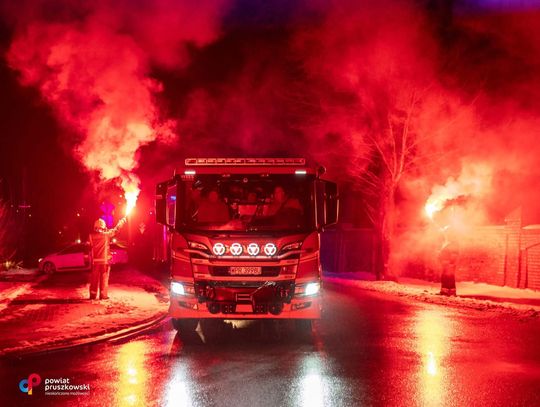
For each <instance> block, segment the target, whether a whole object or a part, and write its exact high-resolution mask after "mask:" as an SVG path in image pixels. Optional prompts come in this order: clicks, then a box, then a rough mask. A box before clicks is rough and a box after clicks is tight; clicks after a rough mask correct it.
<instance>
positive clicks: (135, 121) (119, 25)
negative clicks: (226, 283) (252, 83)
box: [7, 0, 225, 206]
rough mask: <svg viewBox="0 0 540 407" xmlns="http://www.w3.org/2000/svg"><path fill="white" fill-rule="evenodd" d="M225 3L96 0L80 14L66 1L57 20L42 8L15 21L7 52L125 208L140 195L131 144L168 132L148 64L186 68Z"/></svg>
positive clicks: (212, 33)
mask: <svg viewBox="0 0 540 407" xmlns="http://www.w3.org/2000/svg"><path fill="white" fill-rule="evenodd" d="M224 5H225V2H224V1H219V2H217V3H216V2H212V3H209V2H202V3H201V2H198V3H197V4H196V5H192V3H190V2H177V1H172V0H160V1H143V2H131V1H120V2H109V1H98V2H96V3H94V5H93V6H91V7H89V8H88V9H86V10H78V9H77V8H74V7H70V6H71V5H70V4H69V3H64V4H63V6H64V13H63V15H62V16H61V17H59V18H58V20H55V19H51V18H50V17H49V18H47V17H45V15H46V13H45V12H44V13H43V15H42V16H36V14H34V15H33V16H32V18H31V19H30V20H29V21H23V22H22V23H20V24H19V27H18V30H17V32H16V34H15V38H14V40H13V43H12V45H11V47H10V49H9V52H8V54H7V57H8V61H9V64H10V65H11V67H12V68H14V69H16V70H18V71H19V72H20V74H21V76H20V79H21V82H22V83H23V84H25V85H29V86H36V87H38V88H39V90H40V92H41V94H42V96H43V98H44V99H45V100H46V101H47V102H48V103H49V104H50V105H51V106H52V107H53V109H54V111H55V112H56V113H57V115H58V117H59V119H60V120H61V122H62V123H64V124H65V125H66V126H67V127H69V128H70V129H71V130H72V131H73V132H74V133H75V134H76V139H77V141H76V142H75V143H73V144H74V151H75V154H76V155H77V157H78V158H79V159H80V161H81V163H82V164H83V165H84V166H85V167H86V168H87V169H88V170H90V171H93V172H94V171H95V172H96V173H97V174H98V176H99V179H100V180H102V181H107V180H116V181H117V182H118V184H119V186H120V187H121V188H122V189H123V190H124V192H125V195H126V199H127V201H128V206H130V205H133V204H134V200H136V198H137V195H138V193H139V179H138V177H137V176H136V175H135V173H134V171H135V170H136V168H137V166H138V160H139V157H138V152H139V149H140V148H141V147H142V146H144V145H147V144H149V143H151V142H153V141H156V140H159V141H165V142H167V141H171V140H172V139H173V138H174V137H175V134H174V130H175V122H174V120H170V119H166V118H165V117H164V115H163V114H162V113H161V111H160V107H159V105H158V102H157V100H158V96H159V93H160V92H161V91H162V88H163V85H162V83H161V82H160V81H158V80H156V79H154V78H153V77H152V76H151V72H152V71H151V69H152V67H156V66H157V67H162V68H167V69H173V68H179V67H180V68H183V67H185V66H186V65H187V64H188V63H189V53H188V51H187V47H188V45H194V46H197V47H200V46H203V45H206V44H208V43H209V42H211V41H213V40H215V39H216V37H217V35H218V34H219V31H218V27H219V20H220V17H221V14H222V10H223V8H224ZM43 7H44V8H45V7H46V4H44V5H43ZM66 10H67V11H66ZM38 14H39V13H38ZM66 15H69V16H68V17H66Z"/></svg>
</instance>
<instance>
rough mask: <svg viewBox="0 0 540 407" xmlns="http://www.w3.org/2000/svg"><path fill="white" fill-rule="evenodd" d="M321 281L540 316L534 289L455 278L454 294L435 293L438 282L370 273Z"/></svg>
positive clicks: (539, 296) (328, 275)
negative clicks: (385, 277)
mask: <svg viewBox="0 0 540 407" xmlns="http://www.w3.org/2000/svg"><path fill="white" fill-rule="evenodd" d="M324 281H327V282H329V283H336V284H342V285H348V286H353V287H358V288H363V289H366V290H371V291H378V292H383V293H388V294H393V295H398V296H405V297H410V298H414V299H416V300H420V301H424V302H429V303H434V304H440V305H450V306H457V307H467V308H473V309H476V310H489V311H499V312H505V313H510V314H515V315H517V316H519V317H539V316H540V292H538V291H534V290H526V289H519V288H511V287H499V286H494V285H490V284H485V283H474V282H458V283H457V284H456V286H457V293H458V296H457V297H446V296H443V295H440V294H439V291H440V288H441V285H440V283H434V282H428V281H423V280H418V279H411V278H400V279H399V282H394V281H375V277H374V275H373V274H372V273H325V275H324Z"/></svg>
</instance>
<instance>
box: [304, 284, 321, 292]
mask: <svg viewBox="0 0 540 407" xmlns="http://www.w3.org/2000/svg"><path fill="white" fill-rule="evenodd" d="M320 289H321V284H320V283H308V284H306V290H305V291H304V295H315V294H317V293H318V292H319V291H320Z"/></svg>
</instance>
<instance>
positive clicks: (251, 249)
mask: <svg viewBox="0 0 540 407" xmlns="http://www.w3.org/2000/svg"><path fill="white" fill-rule="evenodd" d="M247 251H248V253H249V255H250V256H256V255H258V254H259V252H260V251H261V248H260V247H259V245H258V244H257V243H250V244H248V247H247Z"/></svg>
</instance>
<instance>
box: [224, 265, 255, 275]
mask: <svg viewBox="0 0 540 407" xmlns="http://www.w3.org/2000/svg"><path fill="white" fill-rule="evenodd" d="M229 274H230V275H232V276H260V275H261V274H262V269H261V268H260V267H249V266H248V267H246V266H239V267H229Z"/></svg>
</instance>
